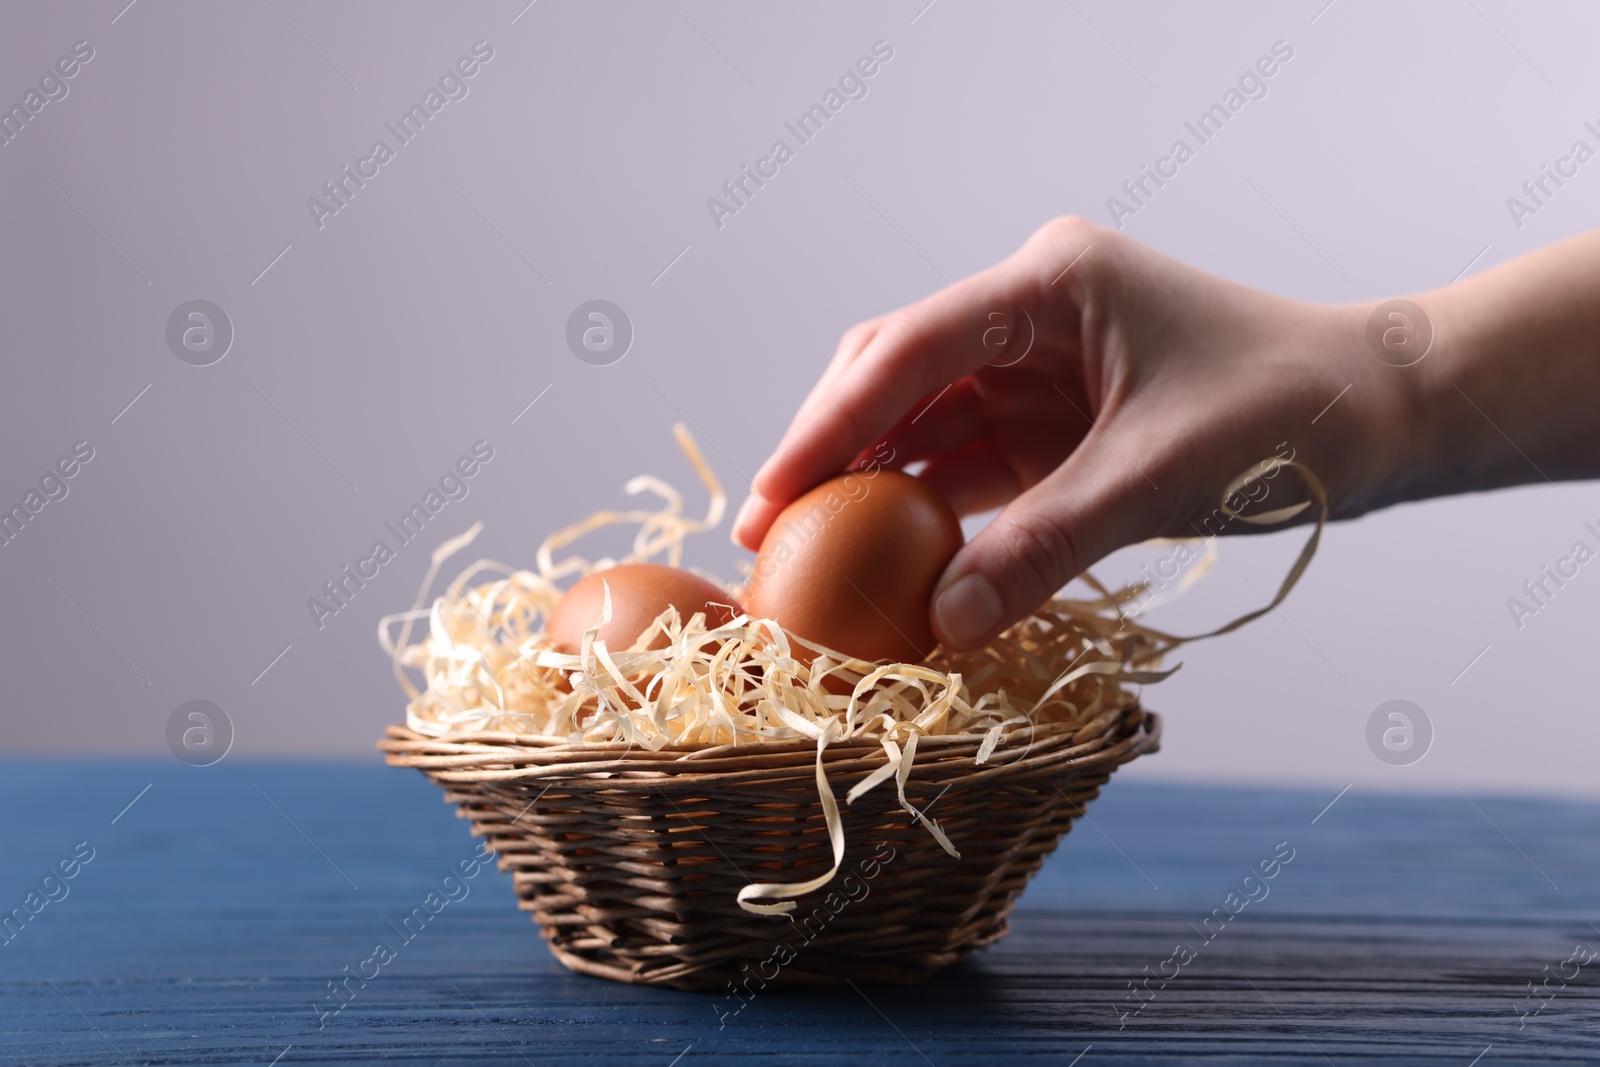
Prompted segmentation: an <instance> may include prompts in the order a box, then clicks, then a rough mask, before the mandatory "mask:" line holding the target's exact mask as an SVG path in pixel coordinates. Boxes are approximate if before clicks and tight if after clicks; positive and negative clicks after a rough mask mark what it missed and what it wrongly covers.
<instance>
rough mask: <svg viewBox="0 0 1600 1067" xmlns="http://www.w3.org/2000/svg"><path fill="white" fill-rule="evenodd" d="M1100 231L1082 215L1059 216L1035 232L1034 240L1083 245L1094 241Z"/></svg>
mask: <svg viewBox="0 0 1600 1067" xmlns="http://www.w3.org/2000/svg"><path fill="white" fill-rule="evenodd" d="M1098 229H1099V227H1098V226H1096V225H1095V224H1094V223H1092V222H1090V221H1089V220H1088V219H1086V218H1084V217H1082V216H1081V215H1057V216H1056V217H1055V218H1053V219H1051V220H1050V221H1049V222H1046V223H1045V224H1044V225H1043V226H1041V227H1039V229H1038V230H1037V231H1035V233H1034V235H1033V237H1034V240H1039V241H1048V242H1049V243H1051V244H1060V243H1067V244H1079V245H1081V244H1083V243H1084V242H1086V241H1093V240H1094V237H1095V233H1096V231H1097V230H1098Z"/></svg>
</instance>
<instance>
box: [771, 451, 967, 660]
mask: <svg viewBox="0 0 1600 1067" xmlns="http://www.w3.org/2000/svg"><path fill="white" fill-rule="evenodd" d="M963 541H964V538H963V536H962V533H961V523H960V520H958V519H957V518H956V514H955V512H954V511H953V510H952V509H951V507H950V505H949V503H948V502H947V501H946V500H945V499H944V497H943V496H941V495H940V494H939V492H938V491H937V490H935V489H934V488H933V487H932V486H930V485H928V484H927V483H926V482H924V481H922V480H921V479H919V478H914V477H912V476H911V475H909V474H903V473H901V472H899V471H891V470H879V471H876V472H874V473H873V474H871V475H866V474H859V473H856V474H845V475H841V476H839V477H837V478H834V479H832V480H830V481H827V482H824V483H822V484H821V485H819V486H817V487H816V488H815V489H812V490H811V491H810V492H808V493H806V494H805V495H804V496H802V497H800V499H798V500H796V501H795V502H794V503H792V504H790V505H789V506H788V507H787V508H785V509H784V510H783V511H782V512H781V513H779V515H778V518H777V519H776V520H775V521H774V522H773V524H772V528H771V529H770V530H768V531H767V536H766V537H765V538H763V539H762V542H761V550H760V552H758V553H757V555H756V563H755V568H754V572H753V574H752V576H751V579H750V585H749V587H748V589H747V590H746V592H745V605H746V609H747V610H748V611H749V613H750V614H751V615H752V616H756V617H759V618H768V619H775V620H776V621H777V623H778V625H780V626H782V627H783V628H784V630H785V631H787V632H788V633H790V634H792V635H798V636H800V637H803V638H805V639H806V640H808V641H811V642H812V643H814V644H818V645H823V646H824V647H827V648H831V649H834V650H835V651H837V652H842V653H844V654H845V655H848V656H854V657H856V658H858V659H864V660H889V661H892V662H896V663H916V662H918V661H920V660H921V659H923V658H924V657H925V656H927V654H928V653H930V652H932V651H933V650H934V648H935V647H936V646H937V645H938V643H939V641H938V638H937V637H935V636H934V633H933V628H932V626H931V624H930V623H929V621H928V605H929V602H930V601H931V600H932V598H933V590H934V587H935V586H936V585H937V584H938V581H939V577H940V575H942V574H943V573H944V569H945V566H946V565H947V564H948V563H949V562H950V560H951V559H952V558H953V557H954V556H955V554H956V552H957V551H958V550H959V549H960V548H961V545H962V543H963ZM794 654H795V656H796V658H798V659H800V660H802V661H805V662H809V661H810V660H811V659H812V658H813V655H814V653H812V652H811V651H810V650H809V649H806V648H805V647H803V646H796V647H795V648H794Z"/></svg>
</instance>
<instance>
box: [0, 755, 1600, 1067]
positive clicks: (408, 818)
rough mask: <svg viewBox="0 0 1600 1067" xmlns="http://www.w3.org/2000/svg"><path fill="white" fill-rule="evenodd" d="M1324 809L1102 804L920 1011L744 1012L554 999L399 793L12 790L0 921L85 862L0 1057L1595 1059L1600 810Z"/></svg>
mask: <svg viewBox="0 0 1600 1067" xmlns="http://www.w3.org/2000/svg"><path fill="white" fill-rule="evenodd" d="M146 785H149V786H150V788H149V790H148V791H147V792H145V793H143V795H139V794H140V792H141V790H143V789H144V787H145V786H146ZM1335 792H1336V790H1327V791H1315V792H1300V791H1279V790H1247V789H1218V788H1204V787H1179V786H1155V785H1146V784H1142V783H1139V782H1135V781H1128V780H1119V781H1117V782H1115V783H1113V784H1112V786H1111V787H1110V788H1108V789H1107V790H1106V791H1105V794H1104V796H1102V797H1101V798H1100V800H1098V801H1097V802H1096V804H1095V805H1094V806H1093V808H1092V809H1091V810H1090V812H1089V816H1088V818H1087V819H1086V820H1080V821H1079V823H1078V824H1077V825H1076V826H1075V827H1074V829H1073V832H1072V833H1071V834H1070V835H1069V836H1068V838H1067V839H1066V840H1065V841H1064V842H1063V844H1062V846H1061V849H1060V850H1059V852H1058V853H1057V854H1056V855H1055V856H1054V857H1052V858H1051V859H1050V860H1049V862H1048V863H1047V864H1046V865H1045V868H1044V869H1043V871H1041V873H1040V875H1039V876H1038V878H1037V879H1036V880H1035V882H1034V884H1033V885H1032V886H1031V887H1030V888H1029V890H1028V891H1027V893H1026V894H1025V895H1024V896H1023V898H1022V900H1021V903H1020V904H1019V905H1018V907H1017V909H1016V911H1015V913H1014V914H1013V917H1012V920H1013V926H1014V930H1013V933H1012V934H1011V936H1010V937H1009V938H1007V939H1006V940H1004V941H1002V942H1000V943H999V944H998V945H995V946H994V947H992V948H990V949H987V950H985V951H983V952H981V953H979V954H978V955H976V956H974V957H973V958H972V959H970V960H968V961H967V962H966V963H963V964H962V965H960V966H959V967H957V968H954V969H953V970H951V971H948V972H945V973H944V974H941V975H940V976H938V977H936V978H935V979H934V980H933V981H931V982H929V983H928V984H926V985H923V986H917V987H911V988H896V987H883V986H875V985H870V984H865V983H859V984H858V987H857V988H853V989H852V988H847V989H844V990H842V991H823V992H782V991H778V990H776V989H772V990H766V991H762V992H759V993H757V994H756V995H755V996H754V997H753V998H752V999H749V1000H748V1001H741V1000H739V999H736V998H734V997H732V996H730V995H726V994H722V995H719V994H716V993H684V992H676V991H669V990H658V989H649V988H640V987H630V986H623V985H620V984H617V983H613V982H607V981H603V980H600V979H594V978H586V977H582V976H579V975H574V974H571V973H568V972H567V971H566V970H564V969H563V968H561V967H560V966H559V965H558V964H557V963H556V962H555V961H554V960H553V959H551V957H550V955H549V953H548V951H547V950H546V948H545V946H544V944H543V943H542V942H541V941H540V939H539V937H538V935H537V933H536V932H535V931H534V929H533V928H532V926H531V924H530V923H529V922H528V920H527V918H526V917H525V916H524V915H523V914H522V913H520V912H519V911H518V910H517V908H516V904H515V899H514V894H513V892H512V889H511V885H510V879H509V878H507V877H506V876H505V875H502V874H500V873H498V872H497V871H495V870H493V869H492V868H489V869H484V870H482V871H481V872H479V873H477V874H476V876H475V877H472V878H467V879H463V880H462V881H461V882H460V883H457V884H456V885H455V889H454V891H453V893H452V895H454V896H457V897H459V898H460V899H454V900H449V899H447V898H446V897H445V896H444V895H443V894H444V889H443V887H441V879H442V878H443V876H444V875H445V874H447V873H448V872H450V871H451V870H452V869H454V870H456V871H457V872H458V873H459V871H460V868H459V867H458V866H457V865H458V864H459V863H460V862H461V861H462V860H463V859H468V858H470V857H471V856H472V855H473V851H474V846H475V844H476V842H475V841H474V840H473V839H472V838H471V837H470V836H469V835H468V834H467V831H466V827H465V825H464V824H462V823H459V822H457V821H456V820H455V819H454V818H452V815H451V812H450V811H449V809H448V808H446V807H445V806H444V805H443V804H442V803H440V800H439V794H438V791H437V789H435V787H433V786H432V785H430V784H429V783H428V782H426V781H425V780H424V779H422V778H421V776H420V775H414V774H409V773H403V772H399V771H395V770H391V769H388V768H384V767H379V766H359V767H358V766H347V765H331V764H330V765H326V766H313V765H293V766H288V765H260V764H258V765H246V764H243V763H239V764H233V763H230V762H224V763H223V764H221V765H219V766H216V767H211V768H203V769H194V768H188V767H181V766H176V765H174V766H171V767H168V766H165V765H162V766H155V765H152V766H139V765H126V764H125V765H114V766H113V765H88V764H54V765H52V764H29V765H21V764H7V765H0V804H3V808H0V810H4V811H5V812H6V813H7V814H8V815H9V816H10V818H8V819H6V820H4V823H3V825H0V856H3V864H0V911H3V912H9V911H10V910H11V909H13V908H18V907H22V908H24V910H26V905H25V900H26V898H27V895H28V894H29V893H30V892H34V891H38V890H39V883H40V881H41V879H42V878H43V877H44V876H45V875H46V874H47V873H48V872H49V871H51V870H52V869H54V868H55V865H56V864H57V862H58V861H59V860H60V859H62V858H63V857H66V856H70V855H71V853H72V850H73V847H74V846H75V845H76V844H77V843H79V842H83V841H87V842H89V843H90V844H91V846H92V848H93V849H94V858H93V859H92V860H91V861H90V862H88V863H87V864H83V865H81V867H80V869H78V870H77V871H76V873H75V875H74V877H72V878H71V879H70V880H66V881H65V883H64V885H65V888H66V891H67V892H66V896H65V897H63V898H62V899H59V900H55V901H52V902H50V903H47V904H45V905H44V906H43V907H42V908H41V910H40V911H39V912H38V914H37V915H36V916H33V917H32V918H31V919H29V920H28V921H27V922H25V923H23V924H21V925H20V927H18V926H17V924H16V922H15V920H13V927H12V929H11V930H9V931H8V932H9V933H10V934H11V940H9V941H8V942H6V943H4V944H0V1063H4V1064H120V1063H133V1064H143V1063H240V1064H242V1063H258V1064H270V1063H272V1062H273V1060H274V1058H275V1057H279V1056H280V1054H281V1057H282V1058H281V1059H279V1060H278V1063H279V1064H280V1065H281V1067H290V1065H295V1064H308V1063H341V1064H342V1063H371V1062H412V1063H435V1062H438V1063H473V1064H478V1063H484V1064H488V1063H494V1064H512V1065H515V1064H538V1065H539V1067H544V1065H546V1064H563V1063H584V1064H601V1063H627V1064H648V1065H655V1067H670V1065H671V1064H673V1062H674V1060H675V1058H676V1057H679V1056H680V1055H681V1056H682V1058H681V1059H678V1060H677V1064H678V1067H694V1065H696V1064H714V1063H736V1062H739V1063H742V1062H750V1061H761V1062H765V1063H778V1062H782V1063H802V1062H818V1063H821V1062H831V1063H841V1064H843V1063H849V1064H865V1063H906V1064H925V1063H931V1064H934V1065H936V1067H946V1065H964V1064H992V1063H1013V1062H1038V1063H1060V1064H1071V1063H1073V1061H1074V1058H1075V1057H1077V1056H1079V1055H1080V1054H1082V1058H1081V1059H1080V1060H1078V1061H1077V1062H1078V1063H1079V1064H1080V1065H1081V1067H1095V1065H1096V1064H1102V1063H1118V1064H1177V1063H1199V1062H1204V1063H1242V1064H1254V1063H1261V1064H1266V1063H1308V1064H1319V1063H1335V1064H1345V1063H1357V1062H1362V1063H1383V1064H1441V1065H1444V1064H1449V1065H1456V1067H1468V1065H1469V1064H1472V1063H1473V1061H1474V1057H1477V1056H1479V1054H1480V1053H1482V1058H1481V1059H1480V1060H1478V1061H1477V1062H1478V1064H1479V1067H1495V1065H1504V1064H1533V1063H1583V1062H1594V1061H1596V1060H1600V1023H1597V1012H1596V1009H1597V1007H1600V977H1597V976H1600V959H1597V960H1595V961H1594V962H1592V963H1589V964H1587V965H1584V966H1579V965H1577V964H1567V965H1565V966H1563V961H1567V960H1569V959H1570V958H1572V954H1573V948H1574V946H1575V945H1577V944H1579V943H1584V944H1587V945H1592V946H1595V947H1600V931H1597V930H1596V929H1595V927H1593V926H1591V925H1590V923H1591V921H1593V922H1596V923H1600V805H1596V804H1592V803H1562V802H1555V801H1531V800H1517V799H1505V798H1496V797H1490V796H1477V795H1473V796H1472V797H1471V800H1470V801H1469V800H1468V799H1466V798H1465V797H1463V796H1461V795H1459V794H1455V793H1451V794H1449V795H1446V796H1411V797H1403V796H1394V795H1379V794H1374V793H1363V791H1361V790H1360V789H1352V790H1351V791H1350V792H1349V793H1347V794H1345V795H1344V796H1343V797H1341V798H1340V799H1339V800H1338V802H1337V803H1336V804H1334V805H1333V807H1331V808H1330V809H1328V810H1327V811H1326V813H1324V814H1322V815H1321V817H1320V818H1318V819H1317V821H1316V822H1315V824H1313V822H1312V819H1313V818H1314V817H1316V816H1317V815H1318V813H1319V812H1320V811H1322V809H1323V808H1324V806H1325V805H1327V803H1328V801H1329V800H1331V799H1332V798H1333V794H1334V793H1335ZM136 795H139V799H138V800H137V801H136V802H135V803H134V804H133V806H132V807H130V808H127V810H126V811H125V812H124V811H123V809H124V807H125V806H126V805H127V804H128V803H129V801H130V800H133V799H134V798H135V796H136ZM119 812H120V813H121V814H120V815H119ZM113 818H115V819H116V821H115V822H114V823H113V822H112V820H113ZM1284 842H1286V843H1287V847H1288V849H1291V850H1292V851H1293V859H1292V860H1290V861H1289V862H1287V863H1280V864H1279V866H1278V868H1277V870H1276V872H1275V874H1274V875H1273V877H1271V878H1269V879H1268V878H1262V877H1261V876H1260V871H1261V868H1260V867H1259V866H1258V864H1260V863H1261V861H1262V860H1263V859H1264V858H1270V857H1272V856H1273V855H1274V850H1275V848H1278V847H1279V845H1280V843H1284ZM1252 869H1253V870H1255V871H1256V872H1257V880H1256V881H1253V882H1248V881H1242V880H1243V878H1244V876H1245V875H1246V874H1247V873H1248V872H1249V871H1251V870H1252ZM52 888H54V891H55V893H56V895H58V896H59V895H60V889H59V888H58V887H54V886H52ZM1244 890H1248V891H1249V892H1250V893H1251V894H1252V895H1254V896H1256V897H1258V898H1259V899H1256V900H1254V901H1252V902H1249V903H1247V904H1244V905H1243V906H1240V907H1239V910H1238V913H1237V915H1231V916H1230V912H1229V910H1228V905H1227V903H1225V902H1226V901H1227V900H1228V894H1229V893H1230V892H1241V893H1242V892H1243V891H1244ZM463 891H464V892H465V895H464V896H461V893H462V892H463ZM430 892H436V893H440V894H441V895H440V896H439V897H436V898H435V900H436V901H438V900H444V901H445V903H444V904H443V905H442V906H441V907H440V908H439V909H438V910H437V912H436V913H433V912H430V911H429V910H428V908H427V906H426V904H425V901H426V900H427V897H428V894H429V893H430ZM1263 894H1264V895H1263ZM39 899H43V898H42V897H40V898H35V900H36V901H37V900H39ZM1242 899H1245V898H1244V897H1243V896H1240V897H1236V898H1233V900H1234V901H1235V902H1236V901H1238V900H1242ZM1235 906H1237V904H1236V905H1235ZM418 908H421V909H422V914H423V915H424V916H425V921H424V920H422V919H417V918H415V917H414V916H415V913H416V910H417V909H418ZM1218 909H1220V910H1221V914H1222V916H1228V918H1227V920H1226V922H1224V921H1223V920H1222V919H1221V918H1219V917H1217V914H1216V913H1217V911H1218ZM407 915H412V916H413V918H412V920H411V925H410V926H409V927H406V928H404V929H405V933H409V934H410V936H409V937H406V936H403V934H402V932H401V930H402V927H401V925H400V924H401V923H402V921H403V919H404V917H406V916H407ZM1208 916H1210V917H1211V920H1210V923H1209V924H1207V923H1206V922H1205V920H1206V919H1207V917H1208ZM1207 933H1210V934H1211V936H1210V938H1209V939H1207V938H1206V936H1205V935H1206V934H1207ZM380 942H382V943H385V944H387V945H389V946H391V948H392V950H393V958H392V959H391V960H389V961H387V962H385V963H383V964H381V965H380V966H379V969H378V971H377V975H376V977H374V978H372V979H371V980H369V981H367V982H365V984H364V985H357V983H356V982H355V981H352V982H351V986H352V988H353V990H354V991H353V993H352V994H350V996H349V999H348V1003H344V1004H343V1006H342V1010H338V1011H337V1012H335V1011H334V1009H335V1008H336V1007H338V1006H339V1004H340V1003H341V1002H340V1001H336V1000H333V999H330V997H331V994H330V992H329V987H328V983H329V982H330V981H331V980H334V979H337V978H341V977H343V975H344V974H345V973H347V972H345V970H344V968H346V967H349V968H350V970H351V971H357V970H359V969H361V968H362V965H363V962H364V961H367V960H369V959H372V958H374V948H375V947H376V945H377V944H378V943H380ZM1179 944H1186V945H1188V946H1189V947H1190V949H1191V950H1192V958H1190V959H1188V960H1187V962H1185V963H1184V964H1183V965H1182V966H1181V968H1180V969H1178V972H1177V977H1175V978H1170V979H1168V980H1167V981H1166V984H1165V986H1164V987H1163V986H1161V985H1160V982H1161V979H1159V978H1156V979H1152V980H1151V981H1150V982H1149V986H1148V991H1147V992H1142V993H1141V994H1139V999H1140V1000H1142V1001H1146V1003H1144V1004H1143V1007H1142V1010H1140V1011H1139V1012H1138V1014H1136V1015H1135V1014H1132V1009H1133V1007H1134V1006H1135V1004H1136V1003H1138V1002H1137V1001H1135V999H1134V994H1133V993H1131V992H1130V989H1129V983H1130V982H1135V981H1139V980H1141V979H1143V978H1144V977H1145V975H1146V974H1147V973H1152V972H1153V973H1157V974H1159V973H1162V972H1166V973H1168V974H1170V973H1171V972H1172V971H1173V969H1174V964H1172V963H1168V962H1167V961H1169V960H1173V959H1174V949H1175V947H1176V946H1178V945H1179ZM1147 967H1148V968H1149V971H1148V972H1147V971H1146V970H1145V968H1147ZM1547 967H1548V968H1549V969H1548V970H1547V969H1546V968H1547ZM1558 971H1564V972H1565V973H1567V974H1569V975H1571V974H1573V972H1574V971H1576V975H1575V977H1570V978H1568V979H1567V980H1565V985H1563V984H1562V979H1560V978H1551V980H1550V982H1549V985H1548V987H1545V990H1544V991H1542V995H1543V998H1544V999H1543V1003H1544V1007H1543V1010H1542V1011H1540V1013H1539V1014H1537V1015H1532V1014H1530V1015H1529V1016H1528V1017H1527V1018H1525V1019H1519V1014H1518V1013H1519V1012H1520V1011H1529V1012H1531V1011H1532V1009H1533V1008H1535V1007H1538V1006H1539V1003H1540V1002H1539V1001H1530V1000H1528V999H1527V996H1528V992H1529V986H1528V983H1530V982H1532V983H1534V984H1535V985H1537V984H1538V983H1540V982H1541V981H1542V980H1544V979H1545V978H1546V977H1549V976H1551V975H1552V974H1554V973H1556V972H1558ZM369 973H370V972H369ZM1143 988H1144V987H1141V989H1143ZM735 1009H738V1010H737V1012H735ZM1124 1012H1127V1013H1128V1014H1127V1015H1124V1014H1123V1013H1124ZM319 1021H320V1025H319ZM719 1023H720V1026H719ZM1519 1025H1520V1026H1521V1028H1520V1029H1519ZM1119 1027H1120V1028H1119ZM1491 1046H1492V1047H1491ZM1086 1049H1087V1052H1085V1050H1086ZM1485 1049H1488V1051H1487V1052H1485Z"/></svg>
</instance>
